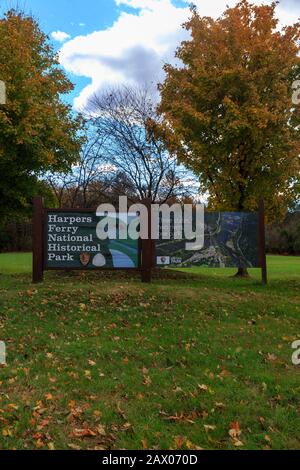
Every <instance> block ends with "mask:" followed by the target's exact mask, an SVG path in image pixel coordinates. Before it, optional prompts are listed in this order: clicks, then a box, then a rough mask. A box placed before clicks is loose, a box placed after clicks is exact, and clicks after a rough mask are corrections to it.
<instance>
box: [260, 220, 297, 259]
mask: <svg viewBox="0 0 300 470" xmlns="http://www.w3.org/2000/svg"><path fill="white" fill-rule="evenodd" d="M266 242H267V244H266V246H267V252H268V253H274V254H287V255H300V211H297V212H292V213H289V214H288V215H287V216H286V218H285V220H284V222H282V223H281V224H273V225H269V226H268V227H267V233H266Z"/></svg>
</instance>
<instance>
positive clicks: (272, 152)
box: [160, 0, 300, 218]
mask: <svg viewBox="0 0 300 470" xmlns="http://www.w3.org/2000/svg"><path fill="white" fill-rule="evenodd" d="M185 27H186V29H187V30H188V31H190V33H191V40H189V41H185V42H183V43H182V44H181V46H180V48H179V49H178V51H177V58H178V59H180V61H181V65H180V66H177V67H173V66H170V65H167V66H166V74H167V76H166V80H165V83H164V84H163V85H162V86H161V94H162V102H161V107H160V111H161V112H162V114H163V116H164V129H163V130H164V132H165V131H166V130H167V131H168V135H169V146H170V147H171V148H172V150H173V151H174V150H175V151H176V152H177V155H178V156H179V158H180V160H181V161H182V162H183V163H185V164H186V165H188V167H190V168H191V169H192V170H193V171H194V172H195V173H197V175H199V178H200V182H201V184H202V188H203V189H204V190H206V191H208V192H209V194H210V207H212V208H218V209H223V210H225V209H226V210H255V209H256V208H257V204H258V200H259V199H260V198H263V199H265V202H266V207H267V209H268V214H269V217H270V218H271V217H275V215H278V213H280V212H284V209H285V208H286V205H287V204H288V202H289V200H290V199H293V198H294V197H295V191H296V187H297V179H298V176H299V152H300V145H299V115H300V107H299V106H295V105H293V103H292V93H293V88H292V85H293V82H294V81H295V80H296V79H297V78H299V76H300V58H299V39H300V25H299V23H298V24H295V25H294V26H291V27H286V28H284V29H283V30H281V31H279V29H278V21H277V19H276V2H274V3H273V4H272V5H270V6H254V5H252V4H250V3H249V2H247V1H246V0H243V1H241V2H239V3H238V4H237V6H236V7H234V8H228V9H227V10H226V11H225V13H224V14H223V16H222V17H221V18H219V19H218V20H216V21H214V20H213V19H212V18H208V17H200V16H199V14H198V12H197V10H196V9H195V8H193V9H192V17H191V19H190V21H189V22H188V23H187V24H186V25H185Z"/></svg>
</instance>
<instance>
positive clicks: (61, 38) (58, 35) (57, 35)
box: [51, 31, 71, 42]
mask: <svg viewBox="0 0 300 470" xmlns="http://www.w3.org/2000/svg"><path fill="white" fill-rule="evenodd" d="M51 37H52V38H53V39H55V41H58V42H65V41H66V40H67V39H71V36H70V35H69V34H68V33H65V32H64V31H53V33H51Z"/></svg>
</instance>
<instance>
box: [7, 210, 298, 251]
mask: <svg viewBox="0 0 300 470" xmlns="http://www.w3.org/2000/svg"><path fill="white" fill-rule="evenodd" d="M266 242H267V243H266V246H267V252H268V253H273V254H282V255H300V211H298V212H293V213H289V214H288V215H287V216H286V218H285V220H284V222H282V223H281V224H277V225H269V226H267V230H266ZM31 249H32V226H31V224H30V222H26V223H15V222H12V223H10V224H8V225H7V226H6V227H5V228H3V229H2V230H0V252H5V251H31Z"/></svg>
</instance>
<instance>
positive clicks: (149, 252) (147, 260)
mask: <svg viewBox="0 0 300 470" xmlns="http://www.w3.org/2000/svg"><path fill="white" fill-rule="evenodd" d="M143 204H144V205H145V206H146V208H147V212H148V238H147V240H141V247H142V254H141V255H142V260H141V261H142V263H141V269H142V282H151V276H152V267H153V243H152V239H151V231H152V225H151V221H152V218H151V204H152V201H151V198H146V199H144V201H143Z"/></svg>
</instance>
